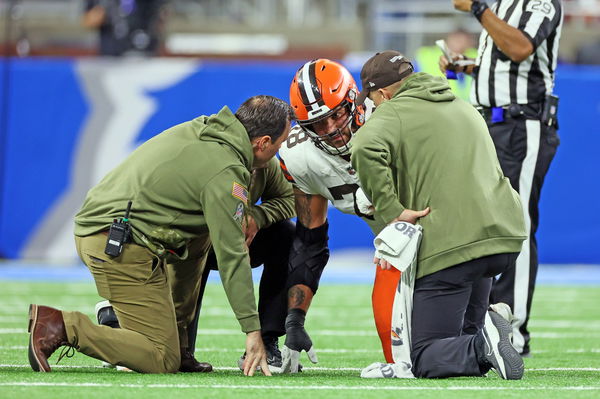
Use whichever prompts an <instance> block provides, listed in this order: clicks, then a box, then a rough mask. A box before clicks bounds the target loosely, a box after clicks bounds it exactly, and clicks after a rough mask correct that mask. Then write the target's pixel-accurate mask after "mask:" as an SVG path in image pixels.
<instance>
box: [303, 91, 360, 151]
mask: <svg viewBox="0 0 600 399" xmlns="http://www.w3.org/2000/svg"><path fill="white" fill-rule="evenodd" d="M342 108H345V109H346V114H345V115H344V117H345V118H346V121H345V122H344V124H343V125H342V126H341V127H339V128H337V129H335V130H333V131H331V132H328V133H325V134H319V133H317V132H316V131H315V129H314V125H315V124H316V123H318V122H321V121H323V120H325V119H327V118H330V117H331V116H332V115H334V114H335V113H337V112H339V110H340V109H342ZM355 117H356V107H355V106H354V104H353V103H349V102H348V101H344V102H343V103H342V104H341V105H340V106H337V107H336V108H334V109H333V110H331V111H330V112H328V113H326V114H325V115H323V116H321V117H319V118H316V119H312V120H310V121H298V125H300V127H301V128H302V130H304V131H305V132H306V134H308V137H310V139H311V140H312V141H313V143H314V144H315V146H317V148H319V149H320V150H322V151H325V152H326V153H328V154H331V155H347V154H349V153H350V139H351V138H352V136H354V123H353V121H354V119H355ZM344 131H347V133H344ZM336 136H340V137H341V138H342V139H343V140H344V143H343V144H342V145H340V146H334V145H332V144H330V142H331V141H332V140H333V139H334V138H335V137H336ZM348 136H349V137H348Z"/></svg>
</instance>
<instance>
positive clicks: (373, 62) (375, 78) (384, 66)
mask: <svg viewBox="0 0 600 399" xmlns="http://www.w3.org/2000/svg"><path fill="white" fill-rule="evenodd" d="M403 64H409V65H410V67H409V68H408V69H406V70H402V72H401V71H400V69H401V68H400V67H401V66H402V65H403ZM413 70H414V68H413V66H412V64H411V63H410V61H409V60H408V58H406V57H405V56H404V55H402V53H400V52H398V51H395V50H387V51H382V52H380V53H377V54H375V55H374V56H373V57H371V58H369V59H368V60H367V62H365V65H363V67H362V70H361V71H360V80H361V82H362V90H361V92H360V93H359V94H358V98H357V99H356V104H357V105H360V104H362V103H363V102H364V101H365V98H367V96H368V95H369V92H370V91H371V90H376V89H381V88H382V87H387V86H389V85H391V84H392V83H396V82H398V81H399V80H402V79H404V78H405V77H407V76H408V75H410V74H411V73H412V72H413Z"/></svg>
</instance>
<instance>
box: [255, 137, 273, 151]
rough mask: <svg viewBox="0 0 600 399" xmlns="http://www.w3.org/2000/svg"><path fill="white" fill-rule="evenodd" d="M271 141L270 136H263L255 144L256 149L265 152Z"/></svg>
mask: <svg viewBox="0 0 600 399" xmlns="http://www.w3.org/2000/svg"><path fill="white" fill-rule="evenodd" d="M270 141H271V137H269V136H261V137H259V138H257V139H256V141H255V142H254V144H255V148H256V149H257V150H260V151H264V150H265V149H266V148H267V144H269V142H270Z"/></svg>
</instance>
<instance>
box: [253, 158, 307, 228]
mask: <svg viewBox="0 0 600 399" xmlns="http://www.w3.org/2000/svg"><path fill="white" fill-rule="evenodd" d="M259 199H260V200H261V202H260V203H259V204H258V205H256V203H257V202H258V200H259ZM250 204H252V205H250ZM247 213H248V215H250V216H252V217H253V218H254V220H255V221H256V225H257V226H258V228H259V229H263V228H265V227H269V226H270V225H272V224H273V223H275V222H280V221H282V220H285V219H290V218H293V217H294V216H296V210H295V208H294V190H293V188H292V184H291V183H290V182H288V181H287V179H286V178H285V176H284V175H283V171H282V170H281V166H279V161H278V160H277V158H273V159H271V160H270V161H269V163H268V165H267V167H265V168H261V169H255V170H254V171H253V172H252V177H251V182H250V202H249V206H248V212H247Z"/></svg>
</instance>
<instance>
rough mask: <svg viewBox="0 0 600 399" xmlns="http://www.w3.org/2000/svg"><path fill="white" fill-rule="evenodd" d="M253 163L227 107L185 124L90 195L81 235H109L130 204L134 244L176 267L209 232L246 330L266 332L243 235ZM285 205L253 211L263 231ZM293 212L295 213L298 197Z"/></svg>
mask: <svg viewBox="0 0 600 399" xmlns="http://www.w3.org/2000/svg"><path fill="white" fill-rule="evenodd" d="M252 162H253V152H252V146H251V144H250V140H249V139H248V134H247V133H246V130H245V129H244V126H243V125H242V124H241V123H240V122H239V121H238V120H237V118H236V117H235V115H233V113H232V112H231V111H230V110H229V108H227V107H224V108H223V109H221V111H219V113H218V114H215V115H211V116H201V117H198V118H196V119H193V120H191V121H189V122H185V123H182V124H180V125H177V126H175V127H173V128H171V129H168V130H166V131H164V132H162V133H161V134H159V135H157V136H155V137H154V138H152V139H150V140H148V141H147V142H145V143H144V144H142V145H141V146H140V147H139V148H137V149H136V150H135V151H134V152H133V153H132V154H131V155H130V156H129V157H128V158H127V159H126V160H125V161H124V162H123V163H121V164H120V165H119V166H117V167H116V168H115V169H114V170H112V171H111V172H110V173H109V174H108V175H106V177H104V179H102V181H101V182H100V183H99V184H98V185H97V186H95V187H94V188H92V189H91V190H90V191H89V193H88V195H87V198H86V200H85V202H84V204H83V207H82V209H81V210H80V211H79V213H78V214H77V216H76V217H75V235H78V236H86V235H90V234H94V233H97V232H100V231H104V230H107V229H108V227H109V226H110V224H111V222H112V220H113V219H115V218H120V217H123V215H124V212H125V208H126V206H127V202H128V201H129V200H132V201H133V206H132V210H131V214H130V221H131V226H132V229H133V234H132V235H133V240H134V241H135V242H136V243H137V244H139V245H142V246H145V247H147V248H149V249H150V250H151V251H153V252H154V253H156V254H157V255H158V256H159V257H161V258H164V259H166V260H167V261H168V262H170V263H174V264H175V265H176V263H177V261H178V260H182V259H185V258H186V257H187V254H188V249H187V244H188V243H189V242H190V241H191V240H192V239H193V238H195V237H198V236H199V235H201V234H203V233H206V232H207V231H209V233H210V240H211V242H212V244H213V248H214V251H215V254H216V256H217V262H218V265H219V274H220V276H221V280H222V283H223V286H224V288H225V292H226V294H227V297H228V299H229V302H230V304H231V307H232V309H233V310H234V312H235V315H236V317H237V319H238V321H239V322H240V325H241V327H242V330H243V331H244V332H248V331H256V330H259V329H260V323H259V320H258V313H257V310H256V303H255V299H254V292H253V285H252V274H251V269H250V260H249V256H248V250H247V248H246V245H245V243H244V233H243V231H242V220H243V217H244V213H245V212H246V208H247V206H248V205H249V203H251V202H249V198H248V187H249V185H250V177H251V173H250V169H251V167H252ZM272 167H273V166H271V164H270V167H269V168H267V170H265V172H267V171H269V170H271V169H272ZM282 178H283V177H282ZM289 190H290V192H291V189H289ZM265 194H267V196H268V194H269V190H266V189H265ZM284 203H285V201H284ZM280 205H281V204H277V201H275V203H274V202H273V201H266V203H265V205H263V206H259V207H256V208H255V209H253V210H252V211H251V213H252V215H253V216H254V217H255V219H256V221H257V223H258V224H259V227H264V226H266V225H268V224H269V223H272V222H273V221H274V220H275V218H276V217H277V216H276V213H277V208H278V207H279V206H280ZM285 206H286V207H293V199H292V198H291V194H290V199H289V200H288V202H287V203H286V205H285ZM284 211H285V210H284ZM285 212H286V215H289V213H290V212H289V211H285ZM292 213H293V211H292ZM282 218H283V217H282Z"/></svg>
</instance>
